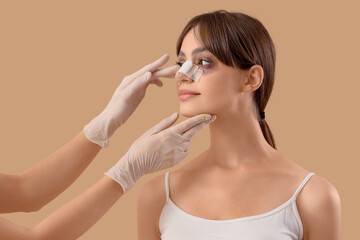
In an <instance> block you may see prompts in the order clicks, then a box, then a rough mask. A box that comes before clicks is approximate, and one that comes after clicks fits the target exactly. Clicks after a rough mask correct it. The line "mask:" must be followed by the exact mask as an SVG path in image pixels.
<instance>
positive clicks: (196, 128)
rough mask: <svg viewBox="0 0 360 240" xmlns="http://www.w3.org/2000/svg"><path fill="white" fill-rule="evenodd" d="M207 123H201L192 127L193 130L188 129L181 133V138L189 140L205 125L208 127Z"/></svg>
mask: <svg viewBox="0 0 360 240" xmlns="http://www.w3.org/2000/svg"><path fill="white" fill-rule="evenodd" d="M208 124H209V122H202V123H199V124H198V125H196V126H194V127H193V128H190V129H189V130H187V131H186V132H184V133H183V136H184V137H186V138H188V139H191V138H192V137H193V136H195V135H196V134H197V133H198V132H199V131H200V130H201V129H202V128H203V127H205V126H206V125H208Z"/></svg>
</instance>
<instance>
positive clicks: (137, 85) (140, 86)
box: [126, 72, 151, 96]
mask: <svg viewBox="0 0 360 240" xmlns="http://www.w3.org/2000/svg"><path fill="white" fill-rule="evenodd" d="M150 78H151V72H145V73H144V74H143V75H141V76H140V77H138V78H136V79H135V81H133V82H132V83H130V85H129V86H128V87H127V88H126V89H128V90H129V91H126V92H127V94H128V95H129V96H130V95H132V94H133V93H134V92H138V91H139V90H146V88H147V86H148V81H149V79H150Z"/></svg>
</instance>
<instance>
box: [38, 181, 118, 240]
mask: <svg viewBox="0 0 360 240" xmlns="http://www.w3.org/2000/svg"><path fill="white" fill-rule="evenodd" d="M122 195H123V190H122V188H121V186H120V185H119V184H118V183H117V182H115V181H113V180H112V179H110V178H109V177H107V176H104V177H103V178H102V179H101V180H100V181H99V182H97V183H96V184H95V185H94V186H92V187H91V188H90V189H88V190H87V191H86V192H84V193H82V194H81V195H79V196H78V197H77V198H75V199H73V200H72V201H70V202H69V203H67V204H66V205H64V206H63V207H61V208H60V209H58V210H57V211H55V212H54V213H53V214H51V215H50V216H48V217H47V218H46V219H44V220H43V221H42V222H41V223H40V224H38V225H37V226H36V227H35V228H34V233H35V235H36V236H37V237H36V238H37V239H53V240H55V239H62V240H63V239H69V240H70V239H77V238H78V237H80V236H81V235H82V234H83V233H85V232H86V231H87V230H88V229H89V228H91V226H93V225H94V224H95V223H96V222H97V221H98V220H99V219H100V218H101V217H102V216H103V215H104V214H105V213H106V212H107V211H108V210H109V209H110V208H111V207H112V206H113V205H114V204H115V202H116V201H117V200H118V199H119V198H120V197H121V196H122ZM64 229H66V230H65V231H64Z"/></svg>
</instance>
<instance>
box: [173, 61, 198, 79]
mask: <svg viewBox="0 0 360 240" xmlns="http://www.w3.org/2000/svg"><path fill="white" fill-rule="evenodd" d="M178 72H180V73H182V74H184V75H186V76H187V77H189V78H191V79H192V80H194V81H195V82H197V81H199V79H200V77H201V76H202V75H203V73H204V71H203V70H201V69H200V68H199V67H198V66H196V65H195V64H193V63H192V61H190V60H187V61H186V62H184V63H183V65H182V66H181V68H180V69H179V71H178Z"/></svg>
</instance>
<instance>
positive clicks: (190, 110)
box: [179, 105, 211, 118]
mask: <svg viewBox="0 0 360 240" xmlns="http://www.w3.org/2000/svg"><path fill="white" fill-rule="evenodd" d="M179 112H180V114H181V115H182V116H184V117H188V118H190V117H193V116H196V115H199V114H203V113H209V114H211V113H210V112H208V111H206V109H203V108H199V107H198V106H197V107H195V106H194V105H192V106H191V107H189V106H186V107H185V106H181V105H180V110H179Z"/></svg>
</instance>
